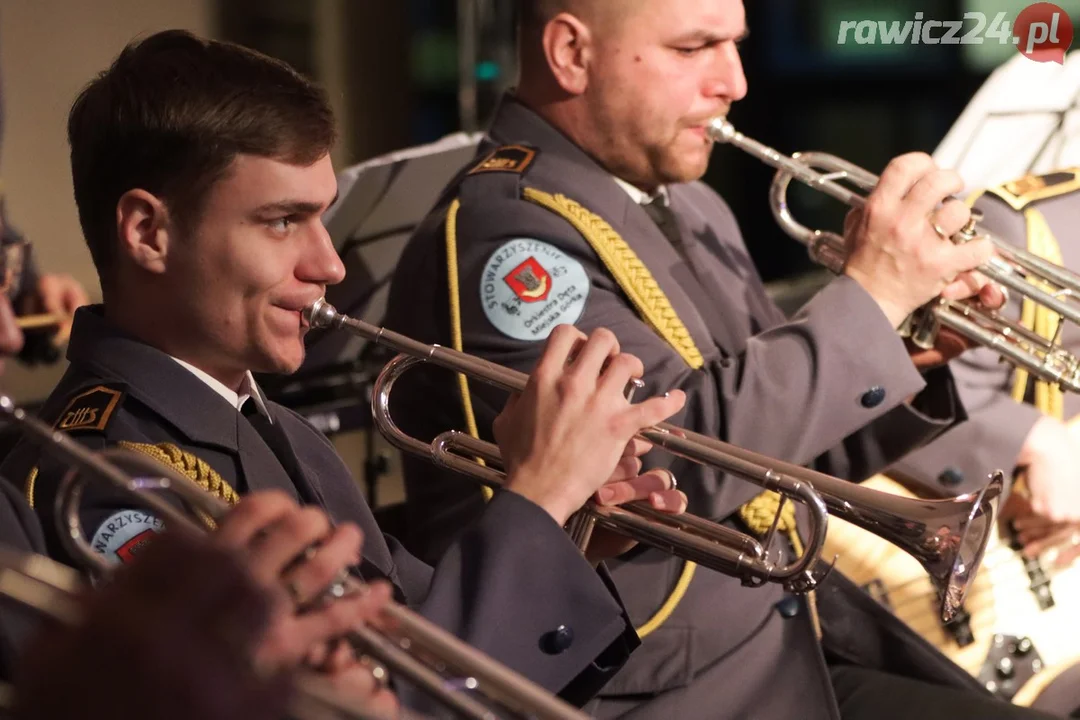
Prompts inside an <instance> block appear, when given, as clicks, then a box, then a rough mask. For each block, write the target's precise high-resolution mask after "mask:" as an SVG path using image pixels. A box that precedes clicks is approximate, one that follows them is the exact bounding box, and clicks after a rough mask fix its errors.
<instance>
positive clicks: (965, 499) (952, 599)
mask: <svg viewBox="0 0 1080 720" xmlns="http://www.w3.org/2000/svg"><path fill="white" fill-rule="evenodd" d="M304 317H305V318H306V319H307V322H308V324H309V325H310V326H311V327H312V328H327V329H332V330H333V329H344V330H347V331H349V332H352V333H355V334H356V335H359V336H360V337H363V338H365V339H367V340H369V341H371V342H374V343H376V344H379V345H382V346H384V347H387V348H389V349H391V350H393V351H395V352H397V353H398V355H397V356H396V357H395V358H394V359H393V360H391V361H390V362H389V363H388V364H387V365H386V366H385V367H384V368H383V370H382V371H381V372H380V374H379V376H378V378H377V379H376V381H375V387H374V391H373V393H372V401H371V402H372V413H373V415H374V418H375V424H376V425H377V426H378V428H379V430H380V431H381V432H382V433H383V434H384V435H385V436H386V437H387V439H388V440H389V441H390V442H391V443H392V444H393V445H394V446H395V447H397V448H399V449H400V450H402V451H404V452H408V453H411V454H415V455H419V456H421V457H424V458H426V459H428V460H430V461H431V462H433V463H435V464H437V465H439V466H441V467H445V468H447V469H450V470H453V471H455V472H458V473H461V474H463V475H466V476H468V477H470V478H471V479H473V480H475V481H477V482H479V483H481V484H484V485H486V486H489V487H500V486H501V485H503V483H504V481H505V474H504V473H503V472H502V471H500V470H497V469H496V468H495V467H493V466H494V465H497V464H499V463H500V462H501V455H500V453H499V448H498V447H497V446H496V445H494V444H492V443H488V442H485V441H482V440H479V439H477V438H474V437H472V436H470V435H468V434H466V433H462V432H459V431H456V430H449V431H447V432H444V433H441V434H440V435H438V436H437V437H436V438H435V439H434V440H433V441H432V442H430V443H425V442H423V441H421V440H419V439H417V438H415V437H412V436H410V435H408V434H407V433H404V432H403V431H402V430H401V429H400V428H399V427H398V426H397V424H396V423H395V422H394V419H393V417H392V415H391V413H390V394H391V391H392V388H393V385H394V383H395V382H396V380H397V379H398V378H399V377H401V376H402V375H403V374H404V373H405V372H406V371H408V370H409V369H410V368H413V367H416V366H417V365H418V364H420V363H424V362H427V363H431V364H433V365H437V366H439V367H443V368H445V369H448V370H451V371H454V372H457V373H461V374H463V375H465V376H468V377H470V378H472V379H475V380H477V381H479V382H483V383H486V384H489V385H492V386H494V387H497V388H500V389H502V390H505V391H507V392H510V393H520V392H522V391H523V390H524V389H525V387H526V384H527V383H528V379H529V377H528V375H526V374H524V373H521V372H518V371H516V370H513V369H510V368H507V367H503V366H500V365H497V364H495V363H491V362H489V361H487V360H484V359H482V358H478V357H476V356H473V355H469V354H467V353H463V352H459V351H457V350H453V349H450V348H445V347H441V346H439V345H425V344H424V343H421V342H419V341H417V340H413V339H411V338H408V337H406V336H404V335H401V334H399V333H396V332H393V331H391V330H387V329H385V328H381V327H377V326H375V325H371V324H369V323H366V322H363V321H362V320H358V319H356V318H351V317H348V316H346V315H342V314H340V313H338V312H337V310H335V309H334V308H333V307H332V306H331V305H329V304H328V303H326V301H325V300H322V299H320V300H318V301H316V302H315V303H313V304H312V305H311V306H309V307H308V308H306V309H305V310H304ZM638 437H640V438H642V439H644V440H647V441H648V442H650V443H652V445H654V446H655V447H658V448H662V449H664V450H666V451H667V452H670V453H672V454H673V455H675V456H677V457H680V458H683V459H685V460H689V461H691V462H695V463H698V464H702V465H705V466H708V467H712V468H715V469H718V470H721V471H723V472H726V473H731V474H733V475H736V476H739V477H742V478H744V479H746V480H748V481H750V482H752V483H755V484H757V485H760V486H761V487H762V488H764V489H766V490H772V491H775V492H777V493H778V494H779V495H780V498H781V502H782V503H783V502H787V501H788V500H791V501H793V502H798V503H802V504H803V505H804V506H805V508H806V509H807V511H808V514H809V521H808V529H807V530H806V531H805V532H804V533H802V534H803V535H804V536H805V538H804V543H805V550H804V552H803V553H802V555H801V556H800V557H798V558H795V559H793V560H792V561H790V562H788V563H786V564H783V565H781V564H778V563H777V562H776V561H774V559H773V553H772V552H770V545H771V544H772V542H773V538H774V537H775V535H776V529H777V522H776V519H778V518H779V512H777V516H776V519H774V522H773V525H772V527H771V528H770V529H769V530H768V531H767V532H766V534H765V535H764V537H763V538H762V539H761V540H758V539H756V538H754V537H752V536H750V535H748V534H746V533H741V532H738V531H736V530H733V529H731V528H728V527H726V526H723V525H720V524H718V523H716V522H713V521H711V520H708V519H705V518H701V517H696V516H693V515H690V514H683V515H669V514H666V513H661V512H657V511H655V510H654V509H653V508H651V507H649V506H648V505H647V504H645V503H630V504H628V505H626V506H622V507H603V506H599V505H596V504H595V503H592V502H590V503H588V504H587V505H586V506H585V507H584V508H583V509H582V510H580V511H579V512H578V513H577V514H576V515H575V516H574V518H572V519H571V522H570V523H569V524H568V531H569V532H570V533H571V537H572V538H573V539H574V540H575V541H576V542H578V545H579V547H581V548H582V549H584V545H585V544H586V543H587V542H588V537H589V535H590V532H591V531H590V528H592V527H597V526H598V527H604V528H608V529H611V530H613V531H615V532H619V533H622V534H623V535H626V536H627V537H629V538H631V539H634V540H637V541H638V542H641V543H643V544H645V545H648V546H650V547H654V548H659V549H661V550H663V551H665V552H668V553H671V554H673V555H675V556H678V557H681V558H684V559H686V560H690V561H692V562H695V563H698V564H700V565H702V566H704V567H708V568H710V569H712V570H715V571H717V572H721V573H724V574H727V575H731V576H733V577H737V578H739V579H740V580H741V581H742V582H743V584H744V585H749V586H758V585H762V584H764V583H766V582H773V583H779V584H782V585H783V586H784V587H785V588H786V589H788V590H789V591H791V592H795V593H805V592H808V591H810V590H813V589H814V587H816V586H817V584H818V583H820V581H821V580H822V578H824V577H825V575H826V574H827V573H828V571H829V570H830V569H831V563H822V560H821V558H820V557H819V556H820V555H821V553H822V549H823V545H824V542H825V533H826V528H827V523H828V518H829V515H830V513H831V514H834V515H836V516H837V517H840V518H842V519H844V520H847V521H849V522H851V523H853V524H855V525H857V526H859V527H861V528H863V529H865V530H867V531H869V532H872V533H875V534H877V535H879V536H881V537H882V538H884V539H886V540H888V541H890V542H892V543H893V544H895V545H897V546H898V547H900V548H901V549H903V550H904V551H906V552H907V553H909V554H910V555H912V556H913V557H914V558H915V559H917V560H918V561H919V562H920V563H921V564H922V565H923V567H924V568H925V569H926V571H927V573H928V574H929V575H930V578H931V581H932V583H933V585H934V587H935V589H936V590H937V593H938V596H939V599H940V611H941V616H942V618H943V619H944V620H945V621H948V620H950V619H952V617H953V616H954V615H955V614H956V612H957V610H958V609H959V608H960V606H961V604H962V603H963V600H964V596H965V594H966V593H967V589H968V585H969V583H970V581H971V579H972V578H973V577H974V576H975V573H976V572H977V570H978V568H979V565H980V563H981V562H982V556H983V553H984V551H985V549H986V543H987V542H988V540H989V538H990V533H991V532H992V529H993V522H992V520H993V506H992V501H993V500H994V499H996V498H997V497H998V496H999V495H1000V494H1001V492H1002V488H1003V484H1004V478H1003V475H1002V474H1001V473H1000V472H998V473H995V474H994V475H992V476H991V477H990V479H989V482H988V483H987V484H986V486H985V487H984V488H983V489H982V490H980V491H978V492H975V493H967V494H964V495H959V496H957V497H954V498H949V499H944V500H922V499H910V498H900V497H898V496H895V495H892V494H890V493H883V492H879V491H876V490H872V489H869V488H865V487H862V486H860V485H857V484H854V483H850V482H847V481H845V480H841V479H838V478H835V477H832V476H830V475H826V474H824V473H820V472H816V471H813V470H809V469H807V468H804V467H802V466H799V465H794V464H792V463H786V462H781V461H778V460H774V459H772V458H769V457H766V456H763V455H759V454H757V453H754V452H751V451H749V450H745V449H743V448H740V447H737V446H735V445H731V444H729V443H725V442H723V441H721V440H718V439H716V438H711V437H708V436H705V435H701V434H699V433H695V432H691V431H688V430H685V429H682V428H678V427H676V426H673V425H670V424H668V423H661V424H659V425H655V426H653V427H651V428H646V429H644V430H642V431H641V432H640V433H639V434H638Z"/></svg>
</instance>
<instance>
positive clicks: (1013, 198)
mask: <svg viewBox="0 0 1080 720" xmlns="http://www.w3.org/2000/svg"><path fill="white" fill-rule="evenodd" d="M1076 190H1080V168H1067V169H1063V170H1056V171H1054V172H1050V173H1046V174H1044V175H1025V176H1024V177H1022V178H1018V179H1016V180H1012V181H1010V182H1007V183H1005V184H1003V185H1001V186H999V187H996V188H991V189H990V192H992V193H993V194H995V195H997V196H998V197H1000V198H1001V199H1002V200H1004V201H1005V202H1007V203H1009V205H1011V206H1012V208H1013V209H1014V210H1022V209H1023V208H1024V207H1025V206H1026V205H1029V204H1030V203H1033V202H1035V201H1037V200H1045V199H1047V198H1052V197H1057V196H1059V195H1064V194H1066V193H1070V192H1074V191H1076Z"/></svg>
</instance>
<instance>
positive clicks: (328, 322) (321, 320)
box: [303, 298, 341, 328]
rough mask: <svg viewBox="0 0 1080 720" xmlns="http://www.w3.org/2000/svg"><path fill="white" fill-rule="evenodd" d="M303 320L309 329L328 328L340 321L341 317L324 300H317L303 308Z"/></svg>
mask: <svg viewBox="0 0 1080 720" xmlns="http://www.w3.org/2000/svg"><path fill="white" fill-rule="evenodd" d="M303 317H304V320H305V321H306V322H307V324H308V326H309V327H311V328H328V327H332V326H333V325H334V324H335V323H337V322H339V321H340V320H341V315H340V314H338V311H337V310H336V309H334V306H333V305H331V304H330V303H328V302H326V298H319V299H318V300H316V301H315V302H313V303H311V305H308V306H307V307H306V308H304V312H303Z"/></svg>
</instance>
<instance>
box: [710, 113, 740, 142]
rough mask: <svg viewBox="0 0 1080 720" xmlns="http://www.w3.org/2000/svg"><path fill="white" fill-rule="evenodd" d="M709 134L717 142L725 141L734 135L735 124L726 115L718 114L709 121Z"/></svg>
mask: <svg viewBox="0 0 1080 720" xmlns="http://www.w3.org/2000/svg"><path fill="white" fill-rule="evenodd" d="M708 128H709V135H710V136H711V137H712V139H713V140H716V141H718V142H727V141H729V140H731V138H733V137H735V126H734V125H732V124H731V123H730V122H728V119H727V118H726V117H723V116H720V117H717V118H713V119H712V120H710V121H709V126H708Z"/></svg>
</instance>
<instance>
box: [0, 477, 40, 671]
mask: <svg viewBox="0 0 1080 720" xmlns="http://www.w3.org/2000/svg"><path fill="white" fill-rule="evenodd" d="M0 546H2V547H3V548H4V549H6V550H15V551H17V552H25V553H44V552H45V540H44V538H43V537H42V534H41V526H40V525H38V521H37V518H36V517H35V516H34V514H33V512H31V510H30V507H29V506H28V505H27V504H26V500H24V499H23V498H22V497H21V496H20V494H19V493H18V492H17V491H16V490H15V487H14V486H13V485H10V484H9V483H6V482H2V481H0ZM35 624H36V618H34V617H32V615H31V614H30V613H29V612H27V611H25V610H23V609H22V608H21V607H19V606H17V605H15V604H13V603H11V602H10V601H8V600H4V599H0V680H3V681H5V682H11V679H12V674H13V671H14V667H15V663H16V660H17V657H18V653H19V649H20V648H21V647H22V645H23V643H24V642H26V640H27V638H28V637H29V636H30V633H31V632H32V631H33V628H34V625H35Z"/></svg>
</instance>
